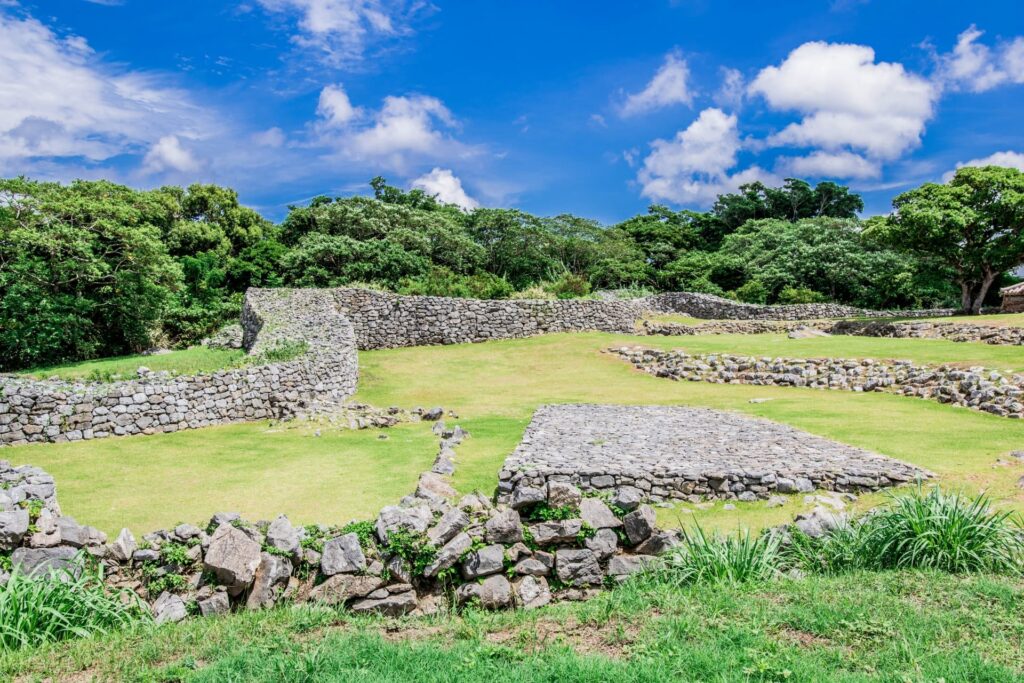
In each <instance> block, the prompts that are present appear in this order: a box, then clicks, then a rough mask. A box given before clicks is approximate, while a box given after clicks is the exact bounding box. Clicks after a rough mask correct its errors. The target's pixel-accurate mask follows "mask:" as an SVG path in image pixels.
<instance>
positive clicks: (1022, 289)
mask: <svg viewBox="0 0 1024 683" xmlns="http://www.w3.org/2000/svg"><path fill="white" fill-rule="evenodd" d="M999 294H1000V295H1001V296H1006V295H1007V294H1024V282H1018V283H1017V284H1015V285H1010V286H1009V287H1003V288H1002V289H1000V290H999Z"/></svg>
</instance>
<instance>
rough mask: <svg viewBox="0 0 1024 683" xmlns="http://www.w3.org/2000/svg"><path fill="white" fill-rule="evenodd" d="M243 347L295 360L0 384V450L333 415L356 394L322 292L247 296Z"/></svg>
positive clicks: (347, 355) (344, 330)
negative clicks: (289, 353) (108, 378)
mask: <svg viewBox="0 0 1024 683" xmlns="http://www.w3.org/2000/svg"><path fill="white" fill-rule="evenodd" d="M242 324H243V327H244V329H245V347H246V348H247V349H248V351H249V354H250V355H252V356H253V357H254V359H256V360H258V359H259V358H261V356H265V355H266V353H267V352H268V351H270V352H274V351H275V350H276V351H281V350H283V349H284V348H286V347H287V346H288V345H290V347H291V348H292V349H294V350H295V351H297V352H298V354H299V355H298V357H296V358H293V359H291V360H285V361H282V362H267V363H263V364H255V365H250V366H247V367H240V368H235V369H228V370H221V371H218V372H212V373H209V374H198V375H188V376H178V377H174V376H171V375H169V374H167V373H155V372H149V371H147V370H145V369H144V368H140V372H139V377H138V379H133V380H126V381H119V382H110V383H103V382H86V381H77V382H65V381H37V380H31V379H22V378H19V377H16V376H4V377H2V378H0V445H17V444H24V443H31V442H40V441H78V440H88V439H97V438H103V437H107V436H114V435H117V436H120V435H128V434H154V433H157V432H174V431H178V430H181V429H196V428H199V427H206V426H209V425H213V424H221V423H226V422H238V421H243V420H258V419H264V418H286V417H292V416H296V415H306V414H313V413H317V412H322V411H329V410H331V409H333V408H335V407H336V406H337V405H338V404H339V403H340V402H341V401H342V400H343V399H344V398H346V397H347V396H350V395H352V394H353V393H354V392H355V389H356V379H357V376H358V363H357V357H356V348H355V335H354V333H353V330H352V326H351V325H350V324H349V323H348V321H347V320H346V319H345V317H344V316H342V315H341V314H339V313H338V311H337V308H336V307H335V305H334V299H333V297H332V295H331V292H330V291H327V290H316V289H307V290H295V291H291V292H286V291H275V290H250V291H249V292H248V293H247V294H246V299H245V304H244V308H243V311H242Z"/></svg>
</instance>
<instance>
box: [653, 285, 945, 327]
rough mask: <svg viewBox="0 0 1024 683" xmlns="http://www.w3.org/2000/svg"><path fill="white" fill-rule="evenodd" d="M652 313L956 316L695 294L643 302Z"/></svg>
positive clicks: (747, 317)
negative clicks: (755, 301) (781, 303)
mask: <svg viewBox="0 0 1024 683" xmlns="http://www.w3.org/2000/svg"><path fill="white" fill-rule="evenodd" d="M643 301H644V302H645V305H646V306H647V307H648V308H650V309H651V310H653V311H657V312H661V313H682V314H685V315H689V316H693V317H694V318H704V319H709V320H815V319H819V318H862V317H868V318H886V317H888V318H891V317H896V316H901V317H906V318H931V317H938V316H945V315H953V314H954V313H955V312H956V311H955V309H952V308H935V309H923V310H891V311H872V310H867V309H863V308H854V307H852V306H844V305H842V304H830V303H824V304H791V305H784V306H762V305H758V304H746V303H742V302H739V301H733V300H732V299H725V298H723V297H720V296H714V295H712V294H697V293H695V292H664V293H662V294H655V295H653V296H650V297H647V298H646V299H644V300H643Z"/></svg>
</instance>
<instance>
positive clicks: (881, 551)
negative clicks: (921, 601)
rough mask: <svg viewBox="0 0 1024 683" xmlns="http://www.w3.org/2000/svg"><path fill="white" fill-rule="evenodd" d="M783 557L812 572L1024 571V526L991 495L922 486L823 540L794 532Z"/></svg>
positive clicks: (891, 500) (792, 563)
mask: <svg viewBox="0 0 1024 683" xmlns="http://www.w3.org/2000/svg"><path fill="white" fill-rule="evenodd" d="M783 558H784V561H785V562H786V563H787V564H791V565H794V566H797V567H800V568H801V569H805V570H807V571H814V572H818V573H825V574H835V573H839V572H841V571H846V570H851V569H935V570H939V571H945V572H951V573H956V574H966V573H973V572H995V573H1010V574H1020V573H1021V572H1022V570H1024V528H1022V527H1021V524H1020V522H1019V519H1018V518H1017V517H1016V516H1015V514H1014V513H1013V512H1012V511H997V510H993V509H992V506H991V499H990V498H989V497H988V496H986V495H984V494H981V495H978V496H976V497H973V498H971V497H967V496H965V495H963V494H961V493H956V492H954V493H946V492H943V491H942V490H941V489H940V488H939V487H937V486H936V487H933V488H931V489H929V490H928V491H923V490H922V489H920V488H918V489H916V490H914V491H912V492H911V493H909V494H907V495H903V496H898V497H897V496H894V497H892V498H891V499H890V501H889V503H888V504H886V505H885V506H883V507H880V508H878V509H876V510H874V511H872V512H870V513H868V514H866V515H864V516H863V517H860V518H859V519H856V520H853V521H852V522H850V523H849V524H847V525H844V526H841V527H839V528H838V529H836V530H835V531H833V532H832V533H830V534H827V535H825V536H822V537H821V538H809V537H807V536H805V535H803V534H799V533H796V534H793V536H792V538H791V542H790V543H789V544H787V546H786V547H785V548H784V550H783Z"/></svg>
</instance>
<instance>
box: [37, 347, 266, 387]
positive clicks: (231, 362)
mask: <svg viewBox="0 0 1024 683" xmlns="http://www.w3.org/2000/svg"><path fill="white" fill-rule="evenodd" d="M245 358H246V355H245V352H243V351H237V350H229V349H210V348H207V347H205V346H195V347H192V348H190V349H181V350H179V351H171V352H170V353H164V354H158V355H153V356H142V355H137V356H118V357H116V358H101V359H99V360H90V361H85V362H82V363H72V364H68V365H54V366H50V367H45V368H31V369H29V370H23V371H21V372H19V373H18V374H20V375H24V376H26V377H33V378H35V379H49V378H51V377H57V378H58V379H63V380H99V381H105V382H109V381H114V380H118V379H131V378H134V377H135V376H136V375H135V371H136V370H138V369H139V366H145V367H147V368H149V369H150V370H153V371H167V372H170V373H172V374H175V375H192V374H196V373H199V372H213V371H214V370H221V369H223V368H231V367H236V366H238V365H241V364H242V363H243V362H244V361H245Z"/></svg>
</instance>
